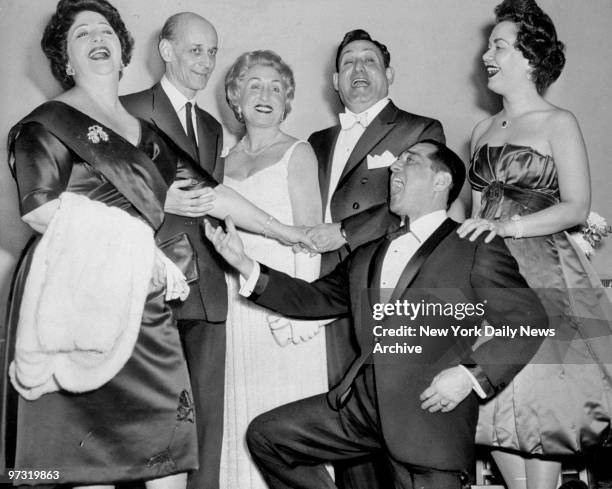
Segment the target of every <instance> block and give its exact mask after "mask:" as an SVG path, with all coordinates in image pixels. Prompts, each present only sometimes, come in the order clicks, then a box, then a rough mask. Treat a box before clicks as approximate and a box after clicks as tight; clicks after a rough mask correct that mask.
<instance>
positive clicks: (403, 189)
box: [206, 140, 547, 489]
mask: <svg viewBox="0 0 612 489" xmlns="http://www.w3.org/2000/svg"><path fill="white" fill-rule="evenodd" d="M464 178H465V167H464V165H463V162H462V161H461V159H460V158H459V157H458V156H457V155H456V154H455V153H453V152H452V151H451V150H449V149H448V148H447V147H446V146H444V145H443V144H441V143H439V142H436V141H432V140H427V141H424V142H420V143H417V144H415V145H413V146H411V147H410V148H409V149H407V150H406V151H404V152H401V154H400V155H399V157H398V158H397V160H396V161H395V162H394V163H393V164H392V165H391V178H390V183H389V188H390V209H391V211H392V212H393V213H394V214H396V215H398V216H399V217H400V218H402V219H403V220H408V221H409V222H410V229H411V230H410V232H408V233H405V234H401V233H399V232H395V233H393V234H390V235H387V236H385V237H382V238H380V239H377V240H374V241H372V242H370V243H368V244H366V245H364V246H361V247H359V248H358V249H357V250H355V251H354V252H352V253H351V254H350V255H349V256H348V257H347V258H346V259H345V260H344V261H342V262H341V264H340V265H339V266H338V267H336V268H335V269H334V270H333V271H332V272H331V273H330V274H328V275H326V276H325V277H322V278H320V279H318V280H317V281H315V282H313V283H307V282H304V281H300V280H298V279H293V278H290V277H288V276H287V275H284V274H282V273H280V272H277V271H275V270H271V269H268V268H266V267H265V266H263V265H259V264H257V263H256V262H253V261H252V260H251V259H250V258H249V257H248V256H247V255H246V254H245V253H244V249H243V247H242V243H241V242H240V239H239V237H238V235H237V234H236V232H235V228H234V226H233V223H232V222H231V220H228V221H227V222H226V226H227V234H226V233H225V232H224V231H223V230H222V229H221V228H220V227H218V228H217V229H213V227H212V226H211V225H210V224H207V225H206V234H207V236H208V237H209V239H211V241H212V242H213V243H214V244H215V247H216V249H217V250H218V251H219V252H220V253H221V254H222V255H223V257H224V258H225V259H226V260H227V261H228V262H229V263H230V264H231V265H232V266H234V267H236V268H237V269H238V270H239V272H240V273H241V275H242V276H243V277H245V278H248V279H247V281H246V282H245V284H244V287H243V293H244V294H245V295H248V296H249V297H250V298H251V299H252V300H254V301H255V302H256V303H258V304H260V305H263V306H265V307H269V308H271V309H273V310H275V311H277V312H279V313H281V314H283V315H289V316H291V315H294V316H299V317H309V318H314V317H330V316H334V315H342V314H350V316H351V318H352V321H353V325H354V328H355V333H356V336H357V338H358V341H359V348H360V351H359V353H360V354H359V356H358V357H357V358H356V359H355V360H354V362H353V364H352V365H351V367H350V368H349V369H347V371H346V373H345V376H344V378H343V379H342V381H341V382H340V383H339V384H338V386H337V387H336V388H334V389H332V390H331V391H330V392H329V393H328V394H327V395H320V396H314V397H311V398H308V399H304V400H302V401H297V402H294V403H291V404H287V405H285V406H281V407H279V408H277V409H274V410H272V411H270V412H268V413H264V414H262V415H261V416H259V417H257V418H256V419H255V420H254V421H253V422H252V423H251V425H250V427H249V430H248V432H247V442H248V444H249V448H250V450H251V453H252V455H253V458H254V460H255V461H256V463H257V464H258V466H259V468H260V470H261V471H262V474H263V475H264V478H265V479H266V482H267V483H268V485H269V487H270V488H272V489H312V488H315V487H316V488H317V489H332V488H336V487H337V486H336V485H335V484H334V482H333V481H332V479H331V477H330V476H329V474H328V472H327V470H326V469H325V467H324V465H321V464H323V463H324V462H327V461H338V460H347V459H352V458H356V457H360V456H363V455H369V454H374V453H384V454H385V455H386V456H387V458H388V462H389V465H390V466H391V467H392V471H391V474H392V478H393V479H394V485H395V487H402V488H407V489H412V488H419V489H460V488H461V487H462V484H463V482H465V473H466V472H468V471H469V470H470V468H471V466H472V463H473V448H474V434H475V429H476V421H477V417H478V397H479V396H480V397H482V398H486V397H489V396H492V395H493V394H494V393H495V392H496V391H498V390H500V389H502V388H503V387H504V386H505V385H506V383H507V382H508V381H509V380H510V379H512V377H513V376H514V375H515V374H516V373H517V372H518V371H519V370H520V369H521V368H522V365H524V364H525V363H526V362H528V361H529V360H530V358H531V357H532V355H533V354H534V353H535V351H536V349H537V348H538V346H539V343H540V341H541V340H538V339H537V338H531V337H526V338H521V339H518V338H515V339H511V338H509V337H499V336H495V337H492V338H491V339H490V340H489V341H487V342H483V343H481V344H480V345H479V346H477V347H476V348H474V342H475V338H474V337H463V336H459V337H454V336H452V335H449V336H442V337H426V336H420V337H410V336H405V337H403V338H402V340H403V341H404V342H406V343H407V344H411V345H413V346H414V345H420V346H421V347H422V350H423V354H422V355H412V354H396V355H384V354H374V353H373V352H374V351H379V349H377V348H376V347H375V345H380V347H385V346H391V345H393V344H394V343H395V342H396V341H397V338H395V337H384V336H383V337H380V338H375V336H374V335H373V325H375V324H380V321H376V322H374V321H373V320H372V315H371V311H372V310H373V307H374V305H375V304H377V303H384V302H389V303H391V304H392V303H394V302H395V300H400V301H402V302H403V301H408V302H410V303H413V304H417V303H421V301H424V302H425V303H427V302H429V301H432V300H439V299H436V297H439V294H442V292H440V291H448V290H451V291H455V293H457V294H461V296H462V298H463V299H462V300H463V301H465V302H467V303H472V304H485V313H484V317H485V318H486V320H487V321H488V323H489V324H491V325H495V326H502V325H504V326H510V327H516V328H518V327H519V326H520V325H527V324H530V325H535V326H538V327H546V324H547V318H546V316H545V312H544V310H543V308H542V305H541V304H540V302H539V300H538V299H537V297H536V295H535V294H534V293H533V291H532V290H531V289H529V288H528V286H527V284H526V282H525V281H524V279H523V278H522V276H521V275H520V274H519V271H518V266H517V263H516V262H515V260H514V259H513V258H512V255H511V254H510V252H509V251H508V249H507V248H506V246H505V244H504V242H503V240H502V239H499V238H494V239H493V240H492V241H491V242H490V243H486V242H485V240H483V239H482V238H479V239H478V240H476V241H466V240H461V239H460V238H459V236H458V235H457V234H456V233H455V232H454V231H455V230H456V229H457V227H458V223H456V222H454V221H453V220H451V219H449V218H448V217H447V214H446V209H447V207H448V204H449V203H451V202H452V201H453V200H454V199H455V198H456V197H457V195H458V194H459V191H460V189H461V186H462V184H463V181H464ZM385 289H392V293H391V296H390V299H389V300H388V301H387V300H386V299H387V298H388V297H387V294H385ZM364 311H366V313H365V314H364ZM368 311H369V312H370V314H368ZM401 320H402V322H403V323H404V324H405V322H406V318H401ZM427 320H428V323H429V324H431V325H432V326H433V327H437V328H446V329H448V328H449V327H450V325H459V326H460V327H461V328H462V329H466V330H467V329H469V328H471V327H472V326H473V324H474V322H476V323H477V322H478V321H474V319H473V318H472V319H470V320H468V319H465V320H461V318H459V319H458V318H457V317H456V316H455V317H452V316H451V317H447V316H444V315H439V316H435V317H428V318H427ZM382 324H383V325H387V326H393V325H394V324H393V322H391V323H388V322H385V321H384V320H383V323H382ZM382 349H383V350H384V348H382Z"/></svg>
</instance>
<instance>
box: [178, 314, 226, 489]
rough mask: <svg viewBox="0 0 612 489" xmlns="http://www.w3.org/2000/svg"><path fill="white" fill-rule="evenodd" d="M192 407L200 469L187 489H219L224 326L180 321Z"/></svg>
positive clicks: (223, 380)
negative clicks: (192, 399)
mask: <svg viewBox="0 0 612 489" xmlns="http://www.w3.org/2000/svg"><path fill="white" fill-rule="evenodd" d="M178 329H179V335H180V337H181V342H182V345H183V351H184V352H185V358H186V360H187V367H188V369H189V379H190V381H191V390H192V392H193V398H194V405H195V414H196V416H195V418H196V429H197V436H198V461H199V465H200V468H199V469H198V470H196V471H194V472H191V473H190V474H189V477H188V480H187V489H219V469H220V465H221V446H222V441H223V401H224V397H223V396H224V390H225V323H224V322H221V323H209V322H207V321H203V320H197V319H179V320H178Z"/></svg>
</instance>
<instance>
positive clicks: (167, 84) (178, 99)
mask: <svg viewBox="0 0 612 489" xmlns="http://www.w3.org/2000/svg"><path fill="white" fill-rule="evenodd" d="M159 83H160V85H161V87H162V88H163V90H164V92H166V95H167V97H168V99H169V100H170V103H171V104H172V108H173V109H174V111H175V112H176V115H178V118H179V121H181V125H182V126H183V130H184V131H185V134H187V109H186V107H185V105H186V104H187V102H191V105H192V106H193V107H192V109H191V122H192V123H193V130H194V132H195V137H196V143H198V144H199V141H198V124H197V117H196V113H195V108H196V101H195V97H194V98H192V99H188V98H187V97H185V95H183V94H182V93H181V92H180V90H179V89H178V88H176V87H175V86H174V85H173V84H172V82H171V81H170V80H168V78H166V75H164V76H162V79H161V81H160V82H159Z"/></svg>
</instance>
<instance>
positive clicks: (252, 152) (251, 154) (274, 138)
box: [240, 133, 280, 157]
mask: <svg viewBox="0 0 612 489" xmlns="http://www.w3.org/2000/svg"><path fill="white" fill-rule="evenodd" d="M279 134H280V133H278V134H276V135H275V136H274V137H273V138H272V139H271V140H270V142H268V143H266V144H264V145H263V146H262V147H261V148H259V149H258V150H256V151H253V150H250V149H249V148H248V147H247V144H246V142H245V140H246V134H245V135H244V136H242V139H241V140H240V144H241V145H242V150H243V151H244V152H245V153H246V154H247V155H249V156H251V157H254V156H259V155H260V154H261V153H263V152H264V151H265V150H267V149H268V148H270V147H271V146H272V145H273V144H274V143H275V142H276V140H277V139H278V135H279Z"/></svg>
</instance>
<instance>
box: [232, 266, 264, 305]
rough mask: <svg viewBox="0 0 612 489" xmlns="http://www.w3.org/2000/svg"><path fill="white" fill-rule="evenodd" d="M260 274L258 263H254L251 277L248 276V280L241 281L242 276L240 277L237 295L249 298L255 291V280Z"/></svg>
mask: <svg viewBox="0 0 612 489" xmlns="http://www.w3.org/2000/svg"><path fill="white" fill-rule="evenodd" d="M260 274H261V268H260V267H259V263H258V262H255V266H254V267H253V271H252V272H251V275H249V278H248V279H246V280H245V279H243V278H242V275H240V290H239V291H238V293H239V294H240V295H241V296H242V297H249V296H250V295H251V294H252V293H253V290H255V285H257V280H258V279H259V275H260Z"/></svg>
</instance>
